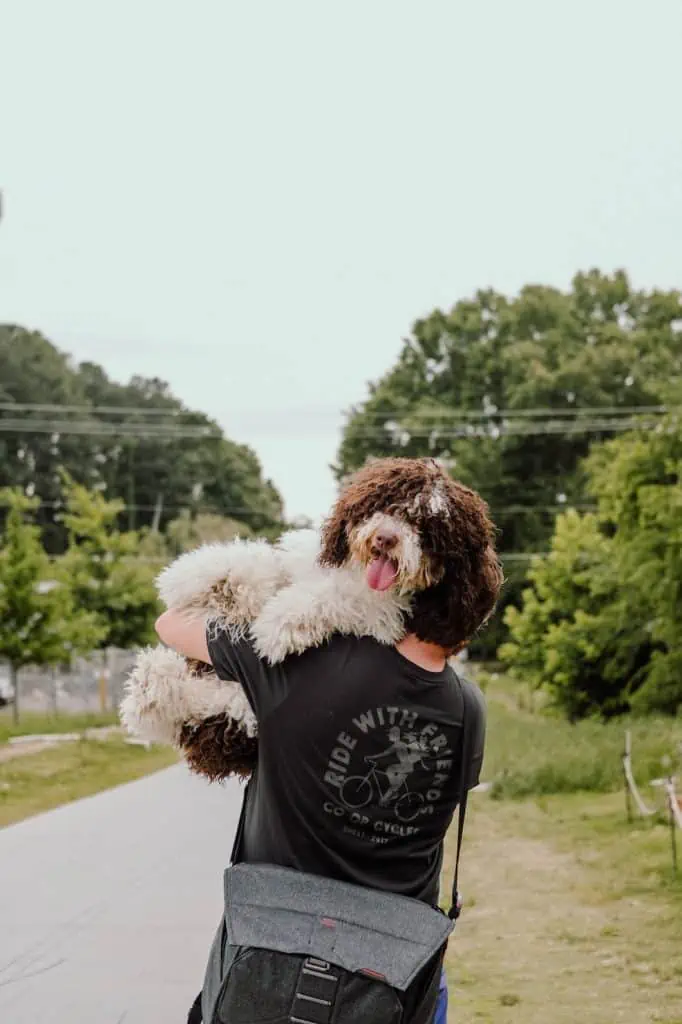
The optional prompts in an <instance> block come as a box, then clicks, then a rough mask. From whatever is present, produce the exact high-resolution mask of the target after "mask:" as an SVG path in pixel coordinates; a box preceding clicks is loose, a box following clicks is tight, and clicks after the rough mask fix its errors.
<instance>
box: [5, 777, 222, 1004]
mask: <svg viewBox="0 0 682 1024" xmlns="http://www.w3.org/2000/svg"><path fill="white" fill-rule="evenodd" d="M240 805H241V787H239V786H238V785H237V784H236V783H230V784H228V785H226V786H224V787H218V786H209V785H208V784H207V783H204V782H202V781H201V780H199V779H196V778H194V777H192V776H190V775H189V773H188V772H187V771H186V769H184V768H182V767H178V768H171V769H170V770H168V771H165V772H161V773H159V774H158V775H153V776H150V777H148V778H146V779H142V780H141V781H139V782H134V783H131V784H130V785H127V786H122V787H120V788H118V789H114V790H110V791H109V792H106V793H101V794H99V795H98V796H95V797H91V798H89V799H87V800H82V801H79V802H78V803H75V804H70V805H69V806H67V807H62V808H60V809H58V810H56V811H51V812H49V813H47V814H42V815H40V816H38V817H36V818H32V819H30V820H29V821H26V822H23V823H21V824H19V825H14V826H12V827H10V828H7V829H4V830H3V831H1V832H0V1020H1V1021H2V1022H3V1024H95V1022H96V1024H184V1022H185V1020H186V1015H187V1011H188V1009H189V1006H190V1004H191V1002H192V1000H193V998H194V996H195V995H196V993H197V991H198V990H199V988H200V986H201V981H202V977H203V970H204V966H205V962H206V957H207V955H208V951H209V946H210V943H211V941H212V939H213V934H214V931H215V928H216V926H217V924H218V920H219V917H220V913H221V908H222V872H223V869H224V868H225V866H226V865H227V863H228V860H229V856H230V851H231V843H232V836H233V834H234V830H235V827H236V823H237V818H238V814H239V808H240Z"/></svg>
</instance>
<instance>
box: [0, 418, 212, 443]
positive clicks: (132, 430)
mask: <svg viewBox="0 0 682 1024" xmlns="http://www.w3.org/2000/svg"><path fill="white" fill-rule="evenodd" d="M0 433H4V434H58V435H59V434H75V435H79V436H81V437H140V438H159V439H161V440H172V439H173V438H183V437H184V438H187V437H194V438H202V439H206V440H207V439H215V440H221V439H222V437H223V435H222V433H221V432H218V431H216V429H215V428H214V427H210V426H196V427H193V426H189V425H186V426H180V425H179V426H177V427H175V426H172V425H171V424H156V423H140V424H136V423H106V422H104V421H103V420H99V421H97V420H90V421H88V420H80V421H78V420H32V419H29V418H26V419H2V418H0Z"/></svg>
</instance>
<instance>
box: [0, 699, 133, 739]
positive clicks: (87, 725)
mask: <svg viewBox="0 0 682 1024" xmlns="http://www.w3.org/2000/svg"><path fill="white" fill-rule="evenodd" d="M118 721H119V718H118V713H117V712H116V711H110V712H107V713H105V714H100V713H97V712H87V713H82V714H72V713H68V714H58V715H54V714H52V715H50V714H44V713H42V712H35V711H23V712H22V713H21V718H20V721H19V723H18V724H15V723H14V720H13V718H12V708H11V707H6V708H2V709H1V710H0V743H6V742H7V741H8V740H9V739H11V738H12V737H13V736H30V735H34V734H35V735H42V734H48V733H49V734H50V735H54V734H55V733H62V732H82V731H83V730H84V729H94V728H97V727H99V726H106V725H118Z"/></svg>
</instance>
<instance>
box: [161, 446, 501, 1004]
mask: <svg viewBox="0 0 682 1024" xmlns="http://www.w3.org/2000/svg"><path fill="white" fill-rule="evenodd" d="M320 561H321V563H322V564H323V565H327V566H330V567H338V566H341V565H344V564H348V563H353V564H356V565H357V566H358V567H362V569H363V571H364V572H365V576H366V582H367V586H368V587H370V588H372V589H375V590H388V589H390V588H397V589H400V588H406V587H408V586H409V587H410V590H411V593H412V597H411V603H410V609H409V612H407V613H406V616H405V635H404V637H403V639H402V640H400V641H399V642H398V643H397V644H396V645H394V646H390V645H384V644H380V643H378V642H377V641H376V640H374V639H371V638H369V637H357V636H342V635H335V636H333V637H332V639H331V640H330V641H329V642H327V643H326V644H325V645H324V646H321V647H316V648H310V649H308V650H306V651H304V652H303V653H302V654H298V655H295V656H291V657H289V658H287V659H285V660H284V661H283V662H282V663H281V664H278V665H270V664H268V663H267V662H266V661H264V660H262V659H260V658H259V657H258V655H257V654H256V652H255V650H254V648H253V645H252V643H251V641H250V640H249V638H248V637H246V638H243V639H234V638H231V637H230V636H229V635H228V633H227V632H222V633H218V634H217V635H216V634H215V631H214V630H207V628H206V625H205V624H202V623H200V622H197V621H191V620H187V619H185V618H183V617H182V616H181V615H178V614H177V613H175V612H172V611H171V612H166V613H164V615H162V616H161V618H160V619H159V621H158V623H157V632H158V634H159V637H160V639H161V640H162V641H163V642H164V643H165V644H167V645H168V646H170V647H171V648H173V649H175V650H176V651H178V652H179V653H181V654H183V655H185V656H186V657H189V658H192V659H196V660H197V661H201V662H204V663H206V664H209V665H212V666H213V668H214V670H215V672H216V674H217V676H218V677H219V678H220V679H223V680H226V681H227V680H237V681H238V682H239V683H240V684H241V685H242V687H243V689H244V691H245V693H246V695H247V698H248V700H249V703H250V705H251V707H252V709H253V712H254V714H255V716H256V719H257V722H258V764H257V767H256V770H255V772H254V774H253V776H252V779H251V781H250V783H249V786H248V790H247V796H246V798H245V807H244V811H243V821H242V828H241V838H240V843H239V847H240V848H239V860H240V861H241V862H243V863H245V864H252V865H278V866H281V867H284V868H289V869H293V870H295V871H298V872H304V873H307V874H309V875H312V876H316V877H320V878H323V879H329V880H337V881H339V882H345V883H350V884H352V885H354V886H359V887H362V888H364V889H365V890H367V891H368V892H370V891H375V892H383V893H392V894H395V895H397V896H402V897H409V898H411V899H413V900H416V901H421V902H423V903H426V904H428V905H430V906H432V907H437V906H438V903H439V894H440V873H441V866H442V861H443V844H444V839H445V835H446V833H447V831H448V829H449V827H450V824H451V821H452V819H453V815H454V814H455V811H456V809H457V806H458V804H459V803H460V802H461V801H462V794H466V792H467V791H468V790H469V789H471V788H472V787H474V786H475V785H477V783H478V781H479V776H480V770H481V765H482V760H483V752H484V740H485V706H484V701H483V697H482V695H481V694H480V691H478V689H477V688H476V687H475V686H474V685H473V684H471V683H470V682H468V681H462V680H460V679H459V678H458V677H457V674H456V673H455V671H454V670H453V668H452V667H451V665H450V659H451V658H452V657H453V656H454V655H455V654H456V653H457V652H458V651H460V650H461V649H463V647H465V646H466V644H467V643H468V642H469V641H470V640H471V638H472V637H473V636H474V635H475V633H476V632H477V631H478V629H480V627H481V626H482V625H483V624H484V623H485V622H486V621H487V619H488V618H489V616H490V614H491V613H492V611H493V608H494V606H495V603H496V601H497V598H498V595H499V591H500V588H501V584H502V573H501V570H500V566H499V562H498V559H497V556H496V554H495V549H494V528H493V524H492V523H491V521H490V519H489V516H488V510H487V506H486V505H485V503H484V502H483V500H482V499H481V498H480V496H479V495H477V494H476V493H475V492H473V491H471V490H469V489H468V488H466V487H463V486H462V485H461V484H459V483H457V482H456V481H454V480H452V479H451V478H450V477H449V476H448V474H447V473H446V472H445V471H444V470H443V469H442V468H441V467H440V466H439V465H438V464H437V463H436V462H435V461H434V460H422V459H378V460H374V461H372V462H370V463H369V464H368V465H367V466H365V467H364V468H363V469H362V470H360V471H359V472H358V473H356V474H355V475H354V476H353V477H352V478H351V479H350V480H349V481H348V482H347V483H346V484H345V486H344V487H343V488H342V490H341V493H340V495H339V497H338V499H337V501H336V503H335V506H334V508H333V510H332V513H331V515H330V516H329V518H328V519H327V521H326V522H325V524H324V526H323V529H322V544H321V553H320ZM465 720H466V730H467V735H468V736H469V737H470V742H469V743H468V749H467V751H466V753H465V751H464V743H463V737H464V722H465ZM460 838H461V836H460ZM443 955H444V948H441V949H439V950H438V952H437V954H436V955H434V956H433V957H432V958H431V960H430V962H429V963H428V964H427V965H426V966H425V967H424V969H423V970H422V971H421V972H420V974H419V977H418V978H417V979H416V980H415V982H414V983H413V984H411V985H410V987H409V989H407V991H406V994H405V998H404V1001H403V1006H402V1017H401V1018H400V1019H401V1021H403V1022H404V1024H428V1022H430V1021H432V1020H433V1019H434V1014H435V1013H436V1008H437V1004H438V1000H439V998H440V1000H441V1004H440V1006H439V1009H438V1012H439V1014H442V1010H443V1007H442V1001H443V984H442V981H441V972H442V961H443ZM439 992H440V994H439ZM310 998H312V997H310ZM199 1006H200V1000H198V1001H197V1004H196V1005H195V1013H196V1014H198V1013H199ZM190 1019H192V1018H190ZM194 1019H195V1020H201V1019H202V1018H201V1016H195V1017H194ZM212 1019H222V1018H212ZM292 1019H293V1018H292ZM311 1019H317V1018H314V1017H313V1018H311ZM206 1024H211V1022H209V1021H206Z"/></svg>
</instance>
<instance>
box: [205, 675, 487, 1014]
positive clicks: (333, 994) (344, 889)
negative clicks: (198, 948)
mask: <svg viewBox="0 0 682 1024" xmlns="http://www.w3.org/2000/svg"><path fill="white" fill-rule="evenodd" d="M462 692H463V694H464V703H465V705H466V702H467V694H466V690H465V688H464V687H463V688H462ZM466 719H467V715H466V713H465V721H464V730H463V732H464V735H463V749H462V762H461V777H462V788H461V793H460V799H459V820H458V831H457V853H456V859H455V877H454V882H453V887H452V902H451V908H450V911H449V913H448V914H445V913H443V912H442V911H441V910H438V909H436V908H434V907H432V906H429V905H428V904H426V903H423V902H421V901H419V900H415V899H411V898H409V897H404V896H397V895H394V894H392V893H387V892H380V891H377V890H375V889H367V888H363V887H361V886H357V885H352V884H348V883H345V882H339V881H336V880H333V879H328V878H322V877H319V876H317V875H311V874H306V873H304V872H301V871H294V870H291V869H289V868H282V867H276V866H274V865H268V864H244V863H240V862H239V860H238V853H239V848H240V845H241V838H242V835H243V824H244V809H242V818H241V821H240V826H239V829H238V834H237V840H236V842H235V853H236V854H237V856H235V855H234V854H233V860H236V861H237V862H236V863H233V864H232V866H231V867H229V868H228V869H227V870H226V871H225V876H224V888H225V909H224V915H223V920H222V921H221V923H220V926H219V928H218V932H217V934H216V937H215V939H214V942H213V946H212V948H211V952H210V954H209V960H208V965H207V968H206V974H205V978H204V987H203V990H202V993H201V995H200V997H198V999H197V1002H196V1004H195V1008H194V1009H193V1013H194V1014H195V1015H194V1016H192V1013H191V1014H190V1018H189V1019H190V1021H194V1020H196V1021H203V1022H204V1024H363V1022H366V1024H428V1022H430V1021H432V1019H433V1014H434V1011H435V1006H436V1000H437V994H438V983H439V977H440V968H441V964H442V958H443V956H444V953H445V948H446V945H447V941H448V938H449V936H450V934H451V932H452V930H453V928H454V925H455V921H456V919H457V918H458V916H459V912H460V906H461V903H460V900H459V896H458V890H457V876H458V870H459V855H460V848H461V844H462V836H463V831H464V817H465V813H466V798H467V787H466V777H467V767H468V760H467V756H470V755H468V754H467V752H468V749H469V747H470V743H469V742H468V737H467V728H466ZM247 797H248V793H247ZM244 804H246V798H245V801H244Z"/></svg>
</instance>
